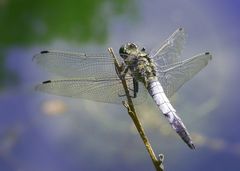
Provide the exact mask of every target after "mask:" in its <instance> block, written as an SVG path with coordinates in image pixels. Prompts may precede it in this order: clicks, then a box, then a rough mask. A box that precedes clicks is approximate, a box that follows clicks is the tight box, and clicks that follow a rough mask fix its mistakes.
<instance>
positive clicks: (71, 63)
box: [33, 51, 118, 78]
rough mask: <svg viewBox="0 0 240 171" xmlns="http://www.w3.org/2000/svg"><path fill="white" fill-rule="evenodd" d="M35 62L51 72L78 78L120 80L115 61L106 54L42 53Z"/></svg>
mask: <svg viewBox="0 0 240 171" xmlns="http://www.w3.org/2000/svg"><path fill="white" fill-rule="evenodd" d="M33 60H34V61H35V62H36V63H37V64H39V65H40V66H42V67H44V68H45V69H47V70H48V71H50V72H53V73H55V74H58V75H61V76H64V77H77V78H106V77H112V78H118V77H117V75H116V71H115V67H114V61H113V59H112V57H111V56H110V55H109V54H108V53H106V54H86V53H79V52H68V51H42V52H41V53H39V54H37V55H35V56H34V57H33Z"/></svg>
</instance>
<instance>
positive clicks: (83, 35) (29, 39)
mask: <svg viewBox="0 0 240 171" xmlns="http://www.w3.org/2000/svg"><path fill="white" fill-rule="evenodd" d="M1 1H2V2H1V3H0V22H1V27H0V33H1V34H0V44H3V43H4V44H5V45H7V46H8V45H12V44H21V45H23V44H30V43H34V42H37V43H39V42H46V41H49V40H51V39H53V38H56V37H57V38H60V39H72V40H75V41H79V42H88V41H97V42H100V43H101V42H103V41H104V40H106V38H107V33H108V24H109V23H110V19H111V18H112V17H113V16H116V15H121V14H129V15H131V14H132V12H133V11H134V9H135V5H134V1H130V0H114V1H112V0H68V1H57V0H38V1H32V0H1Z"/></svg>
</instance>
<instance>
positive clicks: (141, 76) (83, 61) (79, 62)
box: [33, 28, 212, 149]
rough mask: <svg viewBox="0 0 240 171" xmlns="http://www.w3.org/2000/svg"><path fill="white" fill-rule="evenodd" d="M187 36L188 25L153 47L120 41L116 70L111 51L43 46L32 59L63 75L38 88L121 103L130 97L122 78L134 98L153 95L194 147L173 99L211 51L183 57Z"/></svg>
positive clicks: (137, 101) (141, 100)
mask: <svg viewBox="0 0 240 171" xmlns="http://www.w3.org/2000/svg"><path fill="white" fill-rule="evenodd" d="M185 40H186V33H185V30H184V29H183V28H178V29H177V30H176V31H175V32H174V33H173V34H172V35H171V36H170V37H169V38H167V39H166V40H165V41H164V42H163V43H162V44H161V45H160V46H158V47H156V48H153V49H152V50H150V52H147V51H146V49H145V48H144V47H142V48H140V47H139V46H138V45H136V44H135V43H131V42H130V43H126V44H124V45H122V46H121V47H120V49H119V56H118V57H117V58H118V60H120V61H121V67H120V68H121V72H116V66H115V63H114V62H115V61H114V59H113V58H112V56H111V55H110V54H109V53H97V54H91V53H82V52H75V51H59V50H44V51H41V52H40V53H39V54H36V55H35V56H34V57H33V60H34V61H35V62H36V63H37V64H38V65H40V66H42V67H43V68H45V69H46V70H48V71H49V72H52V73H55V74H57V75H60V76H63V77H64V78H63V79H60V80H48V81H44V82H42V83H41V84H38V85H37V86H36V87H35V89H36V90H37V91H41V92H46V93H50V94H54V95H60V96H66V97H73V98H82V99H87V100H92V101H97V102H104V103H113V104H122V101H124V100H126V95H125V90H124V88H123V85H122V81H121V79H123V78H124V79H125V80H126V83H127V87H128V89H129V92H130V94H131V97H132V99H133V102H134V104H142V103H144V102H146V101H148V100H149V99H152V101H154V102H155V103H156V105H157V106H158V108H159V109H160V113H162V114H163V115H164V116H165V117H166V119H167V120H168V122H169V123H170V125H171V127H172V128H173V130H175V132H176V133H177V134H178V135H179V136H180V137H181V138H182V140H183V141H184V142H185V143H186V144H187V145H188V146H189V147H190V148H191V149H195V145H194V143H193V141H192V138H191V136H190V134H189V132H188V130H187V129H186V126H185V125H184V124H183V121H182V120H181V118H180V117H179V114H178V112H177V111H176V110H175V108H174V107H173V106H172V104H171V102H170V100H169V99H170V98H171V97H172V96H173V94H174V93H175V92H176V91H177V90H178V89H179V88H180V87H182V86H183V85H184V83H186V82H187V81H188V80H190V79H191V78H192V77H193V76H194V75H196V74H197V73H198V72H199V71H201V70H202V69H203V68H204V67H205V66H206V65H207V64H208V62H209V61H210V60H211V59H212V55H211V54H210V53H209V52H205V53H201V54H198V55H195V56H193V57H191V58H188V59H185V60H181V59H180V55H181V53H182V50H183V48H184V44H185ZM148 97H151V98H148Z"/></svg>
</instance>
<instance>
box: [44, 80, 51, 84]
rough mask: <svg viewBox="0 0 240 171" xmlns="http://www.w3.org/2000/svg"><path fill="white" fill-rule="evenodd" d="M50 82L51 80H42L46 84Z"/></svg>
mask: <svg viewBox="0 0 240 171" xmlns="http://www.w3.org/2000/svg"><path fill="white" fill-rule="evenodd" d="M50 82H52V81H51V80H47V81H44V82H42V83H43V84H47V83H50Z"/></svg>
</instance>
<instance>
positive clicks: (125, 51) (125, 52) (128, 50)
mask: <svg viewBox="0 0 240 171" xmlns="http://www.w3.org/2000/svg"><path fill="white" fill-rule="evenodd" d="M138 51H139V50H138V46H137V45H136V44H134V43H127V44H124V45H122V46H121V47H120V49H119V54H120V56H121V57H122V58H123V59H126V58H127V57H128V56H129V55H136V54H137V53H138Z"/></svg>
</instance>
